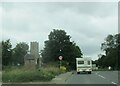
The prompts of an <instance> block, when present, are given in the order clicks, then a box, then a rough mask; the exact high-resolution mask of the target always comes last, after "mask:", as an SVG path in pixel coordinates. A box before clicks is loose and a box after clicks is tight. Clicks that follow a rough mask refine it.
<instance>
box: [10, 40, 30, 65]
mask: <svg viewBox="0 0 120 86" xmlns="http://www.w3.org/2000/svg"><path fill="white" fill-rule="evenodd" d="M28 49H29V46H28V44H26V43H25V42H21V43H18V44H17V45H16V47H15V48H14V49H13V59H12V60H13V64H14V65H18V64H20V65H23V64H24V56H25V55H26V54H27V52H28Z"/></svg>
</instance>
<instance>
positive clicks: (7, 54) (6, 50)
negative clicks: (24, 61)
mask: <svg viewBox="0 0 120 86" xmlns="http://www.w3.org/2000/svg"><path fill="white" fill-rule="evenodd" d="M11 48H12V45H11V43H10V39H8V40H6V41H2V65H3V66H7V65H9V64H10V63H11V59H12V49H11Z"/></svg>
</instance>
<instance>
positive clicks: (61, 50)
mask: <svg viewBox="0 0 120 86" xmlns="http://www.w3.org/2000/svg"><path fill="white" fill-rule="evenodd" d="M70 38H71V37H70V35H67V33H66V32H65V31H64V30H55V29H54V30H53V31H51V32H50V34H49V35H48V40H47V41H45V47H44V49H43V50H42V53H41V55H42V57H43V61H44V62H46V63H47V62H51V61H52V62H55V61H59V59H58V57H59V56H63V60H64V61H65V62H66V63H67V64H69V66H70V67H71V68H73V67H72V66H74V67H75V58H81V56H82V53H81V50H80V48H79V47H78V46H77V45H76V44H75V43H74V42H71V41H70Z"/></svg>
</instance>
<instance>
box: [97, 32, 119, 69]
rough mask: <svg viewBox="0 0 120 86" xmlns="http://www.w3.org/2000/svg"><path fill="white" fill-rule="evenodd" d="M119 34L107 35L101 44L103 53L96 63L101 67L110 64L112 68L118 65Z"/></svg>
mask: <svg viewBox="0 0 120 86" xmlns="http://www.w3.org/2000/svg"><path fill="white" fill-rule="evenodd" d="M119 47H120V34H116V35H108V36H107V37H106V39H105V42H104V43H102V44H101V49H102V50H103V51H105V55H104V56H102V57H101V58H99V59H98V64H99V65H100V66H102V67H108V66H111V67H112V68H113V69H116V68H119V67H120V59H119V53H120V49H119Z"/></svg>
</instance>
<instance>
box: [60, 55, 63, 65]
mask: <svg viewBox="0 0 120 86" xmlns="http://www.w3.org/2000/svg"><path fill="white" fill-rule="evenodd" d="M62 59H63V57H62V56H59V60H60V67H61V61H62Z"/></svg>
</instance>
